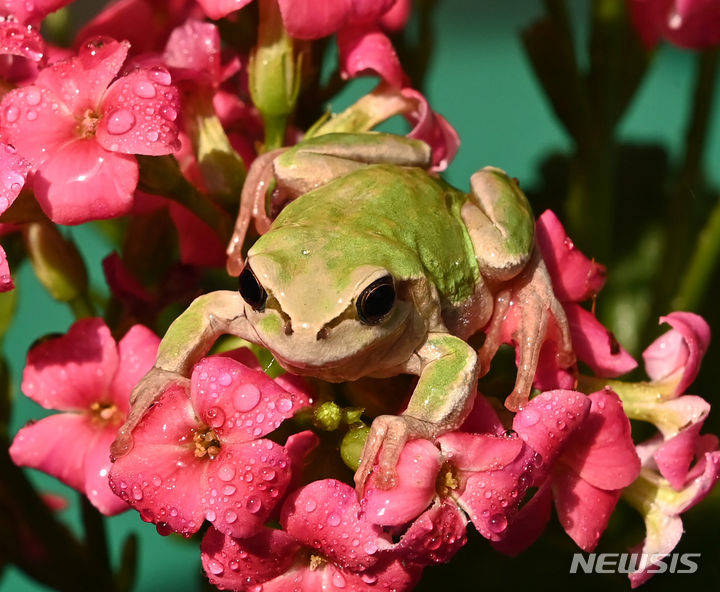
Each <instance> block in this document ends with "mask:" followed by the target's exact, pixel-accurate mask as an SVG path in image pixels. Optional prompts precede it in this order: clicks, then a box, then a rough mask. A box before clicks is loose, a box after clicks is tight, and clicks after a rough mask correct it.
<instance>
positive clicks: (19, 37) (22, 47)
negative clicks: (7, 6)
mask: <svg viewBox="0 0 720 592" xmlns="http://www.w3.org/2000/svg"><path fill="white" fill-rule="evenodd" d="M14 16H18V15H14ZM0 55H13V56H20V57H23V58H26V59H28V60H30V61H31V62H36V63H37V62H43V61H44V58H45V41H44V40H43V38H42V36H41V35H40V33H39V32H38V31H37V30H36V29H34V28H32V27H29V26H25V25H22V24H20V23H19V22H18V21H16V20H12V19H10V18H3V19H2V21H0Z"/></svg>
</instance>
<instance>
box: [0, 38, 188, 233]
mask: <svg viewBox="0 0 720 592" xmlns="http://www.w3.org/2000/svg"><path fill="white" fill-rule="evenodd" d="M128 48H129V45H128V43H127V42H117V41H112V40H109V39H96V40H94V41H90V42H88V43H87V44H86V45H85V46H83V47H82V48H81V49H80V51H79V53H78V56H77V57H73V58H69V59H67V60H63V61H61V62H57V63H54V64H52V65H51V66H49V67H47V68H45V69H43V70H41V71H40V73H39V74H38V76H37V79H36V80H35V83H34V84H33V85H31V86H27V87H23V88H18V89H15V90H12V91H10V92H9V93H8V94H7V95H5V97H4V98H3V101H2V104H1V105H0V113H2V115H3V118H2V123H1V126H0V131H1V133H2V134H3V136H4V137H5V138H6V140H7V141H8V142H9V143H11V144H13V145H14V146H15V148H17V150H18V153H19V154H21V155H22V156H23V157H25V158H26V159H27V160H29V161H30V162H31V164H32V165H33V168H34V169H35V177H34V183H33V188H34V190H35V195H36V197H37V200H38V202H39V204H40V206H41V207H42V208H43V210H44V211H45V213H46V214H47V215H48V216H49V217H50V218H51V219H52V220H53V221H54V222H57V223H60V224H79V223H81V222H86V221H88V220H96V219H103V218H110V217H113V216H118V215H121V214H125V213H127V212H128V211H129V210H130V207H131V206H132V201H133V193H134V191H135V188H136V186H137V182H138V164H137V161H136V159H135V158H134V156H132V155H133V154H147V155H161V154H168V153H170V152H172V151H173V150H175V148H176V139H177V127H176V125H175V123H174V118H173V117H171V116H170V114H172V113H177V109H178V108H179V104H178V93H177V90H176V89H175V88H174V87H172V86H170V81H171V80H170V75H169V74H168V72H167V71H166V70H164V69H161V68H154V69H143V68H139V69H136V70H133V71H132V72H130V73H128V74H126V75H124V76H121V77H120V78H118V79H117V80H115V81H114V82H113V79H114V78H115V77H116V75H117V74H118V72H119V71H120V68H121V66H122V64H123V62H124V61H125V57H126V55H127V52H128Z"/></svg>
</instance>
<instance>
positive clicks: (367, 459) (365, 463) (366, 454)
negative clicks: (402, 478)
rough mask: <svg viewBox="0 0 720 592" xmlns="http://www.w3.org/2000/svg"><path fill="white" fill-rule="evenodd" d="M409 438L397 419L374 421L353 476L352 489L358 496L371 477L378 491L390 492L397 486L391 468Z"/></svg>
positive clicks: (394, 473) (383, 417)
mask: <svg viewBox="0 0 720 592" xmlns="http://www.w3.org/2000/svg"><path fill="white" fill-rule="evenodd" d="M409 435H410V431H409V429H408V424H407V422H406V420H405V418H403V417H401V416H397V415H381V416H379V417H377V418H375V420H374V421H373V423H372V426H371V428H370V433H369V434H368V438H367V440H366V441H365V447H364V448H363V453H362V458H361V460H360V466H359V467H358V470H357V471H356V472H355V489H356V490H357V492H358V494H359V495H362V493H363V492H364V490H365V484H366V482H367V479H368V478H369V477H370V474H371V473H372V474H373V483H374V485H375V487H377V488H378V489H392V488H393V487H395V485H397V472H396V470H395V468H396V467H397V464H398V460H399V459H400V453H401V452H402V449H403V447H404V446H405V442H407V440H408V437H409Z"/></svg>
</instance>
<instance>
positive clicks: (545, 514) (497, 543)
mask: <svg viewBox="0 0 720 592" xmlns="http://www.w3.org/2000/svg"><path fill="white" fill-rule="evenodd" d="M551 509H552V490H551V488H550V479H548V480H547V481H546V482H545V483H544V484H543V485H542V486H541V487H540V489H538V490H537V491H536V492H535V495H533V496H532V498H530V500H529V501H528V502H527V503H526V504H525V505H524V506H523V507H522V508H520V510H519V511H518V513H517V514H515V516H513V518H512V520H511V521H510V524H509V525H508V528H507V530H506V531H505V532H504V533H503V534H502V536H501V537H500V538H499V539H498V540H491V541H490V544H491V545H492V546H493V548H494V549H497V550H498V551H500V552H501V553H505V554H506V555H510V556H511V557H514V556H516V555H517V554H518V553H522V552H523V551H524V550H525V549H527V548H528V547H529V546H530V545H532V544H533V543H534V542H535V541H536V540H537V539H538V538H539V537H540V535H541V534H542V532H543V530H545V526H547V523H548V522H549V520H550V513H551Z"/></svg>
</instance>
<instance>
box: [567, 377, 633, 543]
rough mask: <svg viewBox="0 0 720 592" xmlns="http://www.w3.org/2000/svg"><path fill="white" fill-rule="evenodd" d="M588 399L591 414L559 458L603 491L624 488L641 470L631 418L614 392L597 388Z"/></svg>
mask: <svg viewBox="0 0 720 592" xmlns="http://www.w3.org/2000/svg"><path fill="white" fill-rule="evenodd" d="M588 399H590V401H591V403H592V407H591V408H590V413H589V414H588V416H587V419H586V420H585V423H584V424H583V426H582V428H581V429H579V430H577V432H575V434H573V436H572V438H571V440H570V441H569V442H568V445H567V446H566V448H565V450H564V452H563V455H562V460H563V462H564V463H566V464H567V465H569V466H570V467H571V468H572V469H573V471H574V472H575V473H577V474H578V475H579V476H580V477H581V478H582V479H584V480H585V481H588V483H590V484H592V485H593V486H595V487H598V488H600V489H605V490H615V489H618V490H619V489H622V488H623V487H627V486H628V485H630V483H632V482H633V481H634V480H635V479H636V478H637V476H638V474H639V473H640V458H639V457H638V455H637V453H636V452H635V445H634V443H633V441H632V434H631V433H630V420H629V419H628V418H627V416H626V415H625V412H624V411H623V406H622V402H621V401H620V398H619V397H618V396H617V395H616V394H615V393H614V392H612V391H610V390H607V391H599V392H597V393H593V394H591V395H590V396H589V397H588ZM571 536H572V535H571Z"/></svg>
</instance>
